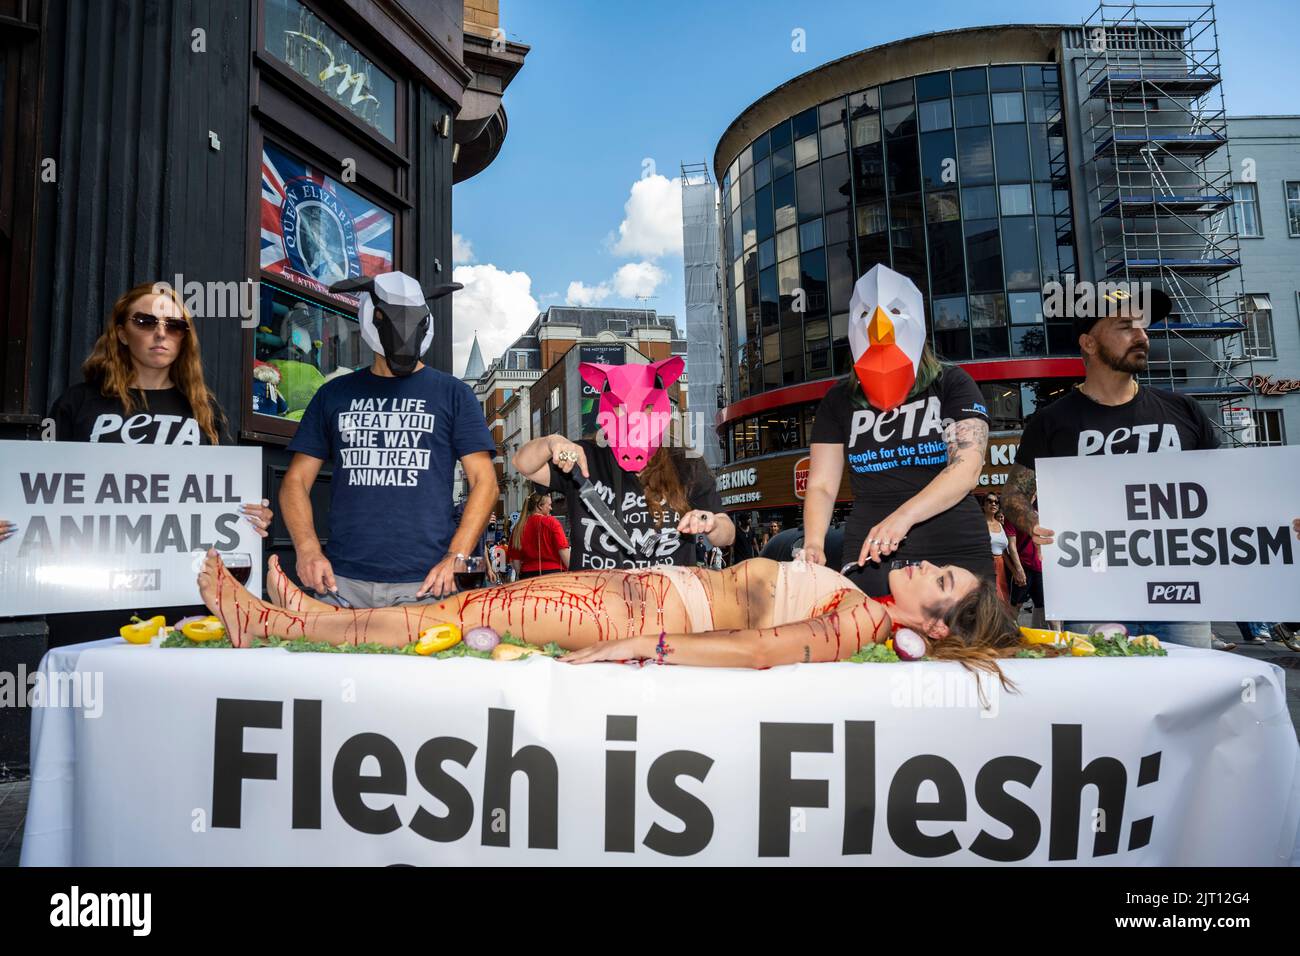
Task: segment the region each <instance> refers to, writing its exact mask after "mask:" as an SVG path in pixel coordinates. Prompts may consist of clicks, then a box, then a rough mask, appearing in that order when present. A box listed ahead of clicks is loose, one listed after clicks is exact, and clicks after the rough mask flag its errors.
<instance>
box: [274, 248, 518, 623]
mask: <svg viewBox="0 0 1300 956" xmlns="http://www.w3.org/2000/svg"><path fill="white" fill-rule="evenodd" d="M460 288H461V286H460V285H459V284H458V283H451V284H448V285H440V286H438V287H436V288H435V289H434V290H433V291H432V292H431V293H428V294H426V293H425V292H424V290H423V289H421V287H420V283H419V281H418V280H416V279H414V278H413V277H411V276H409V275H406V274H405V273H402V272H386V273H383V274H381V275H376V276H361V277H353V278H349V279H344V280H342V281H339V282H336V283H335V284H334V285H332V286H331V287H330V291H331V292H335V293H343V294H348V295H350V296H351V295H355V296H356V298H357V307H356V308H357V320H358V323H359V325H360V331H361V337H362V340H363V341H364V342H365V343H366V345H368V346H369V347H370V348H371V350H373V352H374V361H373V362H372V363H371V365H370V367H369V368H368V369H361V370H359V371H357V372H354V373H353V374H351V375H344V376H342V377H340V378H335V379H331V380H329V381H326V382H325V384H324V385H322V386H321V388H320V390H319V391H317V392H316V395H315V396H314V397H313V398H312V400H311V404H310V405H308V406H307V410H306V411H305V412H304V413H303V416H302V421H301V422H300V423H299V425H298V430H297V432H296V434H295V435H294V437H293V441H292V442H291V443H290V445H289V450H290V451H291V452H293V453H294V456H293V461H292V463H291V464H290V466H289V470H288V472H287V473H286V474H285V476H284V480H283V481H282V482H281V485H280V489H281V490H280V508H281V514H282V515H283V516H284V522H285V525H286V526H287V528H288V531H289V534H290V535H291V536H292V538H293V544H294V550H295V552H296V555H297V562H296V564H297V567H296V570H297V575H298V577H299V579H300V580H301V581H302V582H303V584H304V585H306V586H307V587H308V588H311V589H312V590H314V591H316V592H317V594H319V595H320V596H321V597H322V598H323V599H324V600H326V601H330V602H332V603H336V604H340V605H342V606H345V607H357V608H362V607H385V606H389V605H394V604H405V603H429V602H432V601H436V600H438V599H439V598H440V597H443V596H446V595H447V594H450V593H452V592H453V591H455V590H456V584H455V574H456V572H457V571H466V570H469V568H468V566H467V564H466V559H467V558H471V557H473V556H474V554H475V552H476V550H477V549H476V545H477V543H478V542H479V540H480V539H481V536H482V534H483V528H484V527H485V526H486V525H487V521H488V516H489V515H490V514H491V513H492V509H493V507H494V506H495V505H496V503H497V495H498V491H497V480H496V471H495V469H494V467H493V464H492V460H493V458H494V457H495V455H496V454H497V448H496V442H495V441H494V440H493V438H492V434H491V432H490V431H489V430H488V427H487V422H486V421H485V420H484V418H483V411H482V409H481V408H480V406H479V403H478V399H477V398H476V397H475V395H474V392H473V390H472V389H471V388H470V386H469V385H467V384H466V383H465V382H462V381H461V380H460V379H457V378H455V377H453V376H451V375H448V374H447V373H445V372H441V371H439V370H437V369H434V368H430V367H429V366H427V365H425V364H424V362H423V361H422V357H423V356H424V353H425V352H426V351H427V350H428V348H429V345H430V344H431V343H432V341H433V326H434V322H433V314H432V312H431V311H430V307H429V303H430V302H431V301H433V300H436V299H439V298H442V297H443V296H446V295H449V294H450V293H452V292H454V291H456V290H457V289H460ZM457 462H459V463H460V466H461V467H462V468H463V469H464V472H465V479H466V482H467V484H468V486H469V489H470V492H469V497H468V500H467V502H466V506H465V508H464V512H463V515H462V517H461V519H460V521H459V523H457V522H456V521H455V519H454V516H453V510H452V502H453V500H454V499H455V495H454V494H453V479H454V472H455V468H456V464H457ZM326 463H329V464H331V465H332V466H333V472H332V474H331V477H330V482H329V487H330V515H329V543H328V545H327V546H325V547H322V546H321V543H320V539H319V538H318V537H317V535H316V528H315V522H314V520H313V516H312V505H311V498H310V492H311V489H312V486H313V484H314V482H315V480H316V477H317V475H318V474H319V473H320V470H321V468H322V467H323V466H324V465H325V464H326Z"/></svg>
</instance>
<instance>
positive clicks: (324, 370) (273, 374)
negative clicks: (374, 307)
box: [252, 282, 374, 422]
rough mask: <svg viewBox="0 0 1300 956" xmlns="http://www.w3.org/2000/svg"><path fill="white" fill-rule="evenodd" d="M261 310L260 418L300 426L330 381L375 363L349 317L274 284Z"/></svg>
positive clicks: (256, 393) (256, 345)
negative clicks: (291, 422)
mask: <svg viewBox="0 0 1300 956" xmlns="http://www.w3.org/2000/svg"><path fill="white" fill-rule="evenodd" d="M260 308H261V311H260V313H259V316H260V321H261V327H260V328H259V329H258V330H257V332H256V333H255V334H254V336H253V385H252V409H253V412H254V413H255V414H258V415H269V416H271V417H272V418H283V419H287V420H288V421H294V422H296V421H299V420H301V419H302V413H303V412H305V411H306V410H307V405H308V403H309V402H310V401H311V399H312V396H313V395H315V394H316V392H317V390H319V389H320V387H321V386H322V385H324V384H325V381H326V378H327V377H333V376H334V375H335V374H346V373H348V372H351V371H353V370H354V369H357V368H364V367H366V366H368V365H369V364H370V363H371V362H372V361H374V353H373V352H371V351H370V349H369V347H368V346H366V345H365V344H364V343H363V342H362V341H361V325H360V323H359V322H358V321H357V320H356V319H355V318H354V317H353V316H351V315H348V314H347V313H344V312H339V311H336V310H334V309H331V308H327V307H326V306H323V305H317V304H316V303H314V302H310V301H308V300H307V299H304V298H301V297H299V296H297V295H294V294H293V293H292V292H289V291H287V290H285V289H281V288H279V287H277V286H275V285H272V284H271V283H270V282H263V283H261V303H260ZM340 370H342V371H340Z"/></svg>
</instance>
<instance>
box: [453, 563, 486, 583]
mask: <svg viewBox="0 0 1300 956" xmlns="http://www.w3.org/2000/svg"><path fill="white" fill-rule="evenodd" d="M453 573H454V574H455V576H456V589H457V590H458V591H473V590H474V589H476V588H481V587H482V586H483V580H484V578H486V577H487V566H486V565H485V564H484V563H483V558H482V557H481V556H479V555H472V556H470V557H466V556H464V555H457V557H456V564H455V567H454V571H453Z"/></svg>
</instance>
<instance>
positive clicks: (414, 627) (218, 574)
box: [198, 551, 455, 647]
mask: <svg viewBox="0 0 1300 956" xmlns="http://www.w3.org/2000/svg"><path fill="white" fill-rule="evenodd" d="M198 583H199V594H200V595H201V596H202V598H203V603H204V604H206V605H207V606H208V610H210V611H211V612H212V613H213V614H215V615H216V616H217V617H219V618H220V619H221V622H222V623H223V624H224V625H225V626H226V634H227V635H228V636H229V637H230V641H231V643H232V644H234V645H235V646H236V647H247V646H248V645H249V644H251V643H252V641H253V639H254V638H259V637H262V638H265V637H270V636H272V635H275V636H278V637H286V638H299V637H305V638H307V639H308V640H312V641H324V642H325V643H327V644H365V643H375V644H383V645H385V646H387V647H401V646H403V645H405V644H409V643H410V642H411V641H414V640H416V639H417V638H418V637H419V636H420V632H421V631H422V630H424V629H425V628H427V627H431V626H432V625H433V624H435V623H437V621H439V620H455V615H454V613H453V614H452V615H450V616H449V615H447V614H446V613H445V612H444V613H442V614H441V616H440V615H439V614H438V613H437V612H435V611H434V610H433V609H432V608H431V607H409V608H403V607H394V608H376V609H374V610H364V611H361V610H358V611H350V610H345V609H336V608H331V609H330V610H329V611H306V612H297V611H290V610H286V609H284V608H279V607H276V606H275V605H273V604H268V603H267V602H265V601H262V600H260V599H258V598H256V597H254V596H253V595H252V594H251V593H250V592H249V591H248V589H247V588H245V587H244V586H243V585H241V584H240V583H239V582H238V581H236V580H235V579H234V578H232V577H231V576H230V572H229V571H227V570H226V566H225V565H224V564H222V563H221V558H220V557H219V556H218V555H217V554H216V552H214V551H210V552H208V557H207V560H205V561H204V563H203V570H202V571H200V572H199V582H198Z"/></svg>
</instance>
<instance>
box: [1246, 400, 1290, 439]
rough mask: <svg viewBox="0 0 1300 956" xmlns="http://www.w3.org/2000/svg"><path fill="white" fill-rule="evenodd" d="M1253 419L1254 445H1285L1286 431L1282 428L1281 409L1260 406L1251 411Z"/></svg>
mask: <svg viewBox="0 0 1300 956" xmlns="http://www.w3.org/2000/svg"><path fill="white" fill-rule="evenodd" d="M1251 417H1252V418H1254V419H1255V444H1256V445H1266V446H1267V445H1285V444H1286V433H1285V432H1284V431H1283V429H1282V410H1281V409H1279V408H1260V409H1256V410H1254V411H1253V412H1251Z"/></svg>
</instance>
